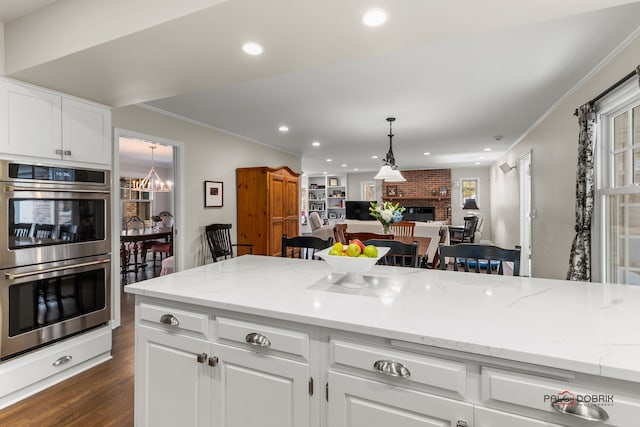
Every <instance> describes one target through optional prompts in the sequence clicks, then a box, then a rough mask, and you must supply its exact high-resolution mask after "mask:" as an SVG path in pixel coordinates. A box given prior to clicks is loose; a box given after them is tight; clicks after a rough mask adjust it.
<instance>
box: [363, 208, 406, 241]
mask: <svg viewBox="0 0 640 427" xmlns="http://www.w3.org/2000/svg"><path fill="white" fill-rule="evenodd" d="M404 211H405V209H404V208H403V207H402V206H400V204H399V203H396V204H395V205H394V204H393V203H391V202H384V203H382V205H378V204H377V203H376V202H371V206H369V215H371V216H372V217H374V218H375V219H377V220H378V221H380V224H382V232H383V233H384V234H389V226H390V225H391V224H393V223H394V222H400V221H402V212H404Z"/></svg>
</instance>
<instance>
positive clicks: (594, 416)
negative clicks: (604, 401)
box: [551, 400, 609, 422]
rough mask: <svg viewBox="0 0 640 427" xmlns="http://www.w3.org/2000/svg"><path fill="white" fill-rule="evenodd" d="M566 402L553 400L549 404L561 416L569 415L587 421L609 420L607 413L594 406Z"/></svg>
mask: <svg viewBox="0 0 640 427" xmlns="http://www.w3.org/2000/svg"><path fill="white" fill-rule="evenodd" d="M570 403H571V402H567V401H566V400H555V401H553V402H551V407H552V408H553V409H555V410H556V411H558V412H560V413H561V414H566V415H571V416H572V417H576V418H581V419H583V420H588V421H599V422H604V421H607V420H608V419H609V414H607V411H605V410H604V409H602V408H601V407H599V406H598V405H594V404H592V403H589V404H587V403H585V402H574V403H573V404H570Z"/></svg>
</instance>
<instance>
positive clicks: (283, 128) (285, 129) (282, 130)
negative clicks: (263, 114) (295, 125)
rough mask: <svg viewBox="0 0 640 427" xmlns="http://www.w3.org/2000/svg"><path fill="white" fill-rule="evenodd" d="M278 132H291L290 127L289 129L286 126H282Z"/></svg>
mask: <svg viewBox="0 0 640 427" xmlns="http://www.w3.org/2000/svg"><path fill="white" fill-rule="evenodd" d="M278 130H279V131H280V132H289V127H288V126H285V125H282V126H280V127H279V128H278Z"/></svg>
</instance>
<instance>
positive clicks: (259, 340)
mask: <svg viewBox="0 0 640 427" xmlns="http://www.w3.org/2000/svg"><path fill="white" fill-rule="evenodd" d="M244 340H245V341H246V342H247V344H251V345H255V346H256V347H269V346H270V345H271V341H269V338H267V337H265V336H264V335H262V334H259V333H257V332H251V333H250V334H248V335H247V336H246V337H245V338H244Z"/></svg>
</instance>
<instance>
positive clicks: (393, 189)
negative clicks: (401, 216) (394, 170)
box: [387, 185, 398, 197]
mask: <svg viewBox="0 0 640 427" xmlns="http://www.w3.org/2000/svg"><path fill="white" fill-rule="evenodd" d="M397 195H398V186H397V185H389V186H388V187H387V196H388V197H395V196H397Z"/></svg>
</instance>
